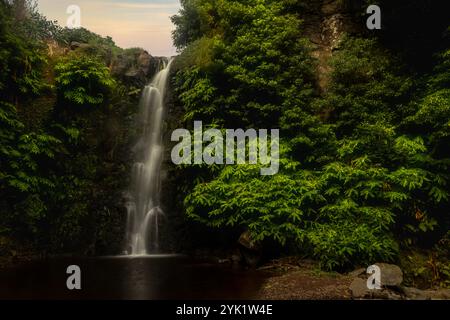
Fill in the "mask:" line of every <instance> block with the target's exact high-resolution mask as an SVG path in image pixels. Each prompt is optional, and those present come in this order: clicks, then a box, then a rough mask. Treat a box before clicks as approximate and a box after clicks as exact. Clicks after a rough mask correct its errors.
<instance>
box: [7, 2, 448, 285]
mask: <svg viewBox="0 0 450 320" xmlns="http://www.w3.org/2000/svg"><path fill="white" fill-rule="evenodd" d="M319 2H320V1H316V0H182V1H181V4H182V10H181V11H180V13H179V14H178V15H176V16H174V17H173V18H172V19H173V22H174V24H175V25H176V30H175V31H174V34H173V38H174V43H175V45H176V46H177V47H178V48H179V50H180V56H179V57H177V59H176V61H175V65H174V74H173V81H172V84H173V97H172V98H173V99H172V100H173V104H174V108H173V110H172V111H174V114H175V113H176V112H180V118H179V119H178V120H179V122H178V123H176V124H174V123H171V124H169V127H174V126H175V125H176V126H177V127H187V128H192V127H193V123H194V121H198V120H202V121H203V124H204V126H208V127H212V128H218V129H226V128H230V129H231V128H235V129H237V128H244V129H249V128H253V129H271V128H273V129H280V134H281V141H280V155H281V160H280V172H279V173H278V174H277V175H274V176H261V175H260V171H259V169H260V167H259V165H239V166H220V165H214V166H205V165H195V166H182V167H177V168H176V169H174V168H172V169H171V170H172V171H171V173H173V172H174V171H176V174H174V175H173V177H171V178H172V180H173V179H175V181H174V182H175V183H174V185H175V186H176V187H177V188H178V190H176V193H174V194H170V195H169V196H167V195H166V197H170V199H169V200H168V201H170V202H173V203H175V206H176V205H177V201H173V200H174V199H175V200H179V202H180V203H179V206H180V207H182V210H183V211H184V212H185V213H186V216H187V218H188V219H189V221H192V222H189V223H192V224H189V223H188V228H192V229H189V232H188V233H189V234H191V235H192V234H193V236H191V240H192V238H195V236H198V235H201V236H203V235H204V234H206V233H203V232H198V233H196V232H191V230H197V229H194V228H201V229H200V230H202V231H205V229H202V228H207V229H208V230H209V229H213V230H220V231H221V232H220V235H217V234H214V233H213V234H208V236H207V239H206V242H210V241H211V239H212V238H214V237H216V238H223V237H225V238H226V237H227V236H228V235H230V237H229V239H227V241H228V245H229V244H230V239H233V240H232V241H235V240H236V239H235V237H236V235H238V234H239V233H242V232H244V231H250V233H251V236H252V238H253V240H255V241H258V242H260V243H262V244H263V247H265V248H267V247H270V248H274V247H275V248H276V249H277V250H278V252H276V254H278V255H280V254H298V255H301V256H307V257H312V258H314V259H317V260H318V261H320V262H321V265H322V266H323V267H324V268H325V269H329V270H346V269H350V268H352V267H355V266H367V265H369V264H372V263H374V262H376V261H396V262H400V263H402V264H405V263H406V262H414V263H416V265H413V266H412V267H411V270H409V269H408V268H409V266H406V267H405V270H407V272H410V273H412V274H414V275H420V274H426V276H427V277H428V278H430V279H431V281H432V283H433V284H435V283H437V282H440V283H442V284H444V285H449V283H450V263H449V261H450V252H449V248H450V233H449V229H450V216H449V214H448V213H449V209H450V203H449V201H450V188H449V183H450V174H449V172H450V171H449V169H450V168H449V166H450V153H449V148H448V145H449V144H450V80H449V79H450V71H449V70H450V43H449V38H450V37H449V32H450V30H449V29H447V28H448V23H449V21H445V18H446V16H445V15H443V13H444V12H445V10H444V9H443V8H439V7H438V5H435V4H431V3H430V1H406V0H405V1H403V0H402V1H396V2H395V3H393V2H392V1H391V2H389V1H378V2H379V3H380V4H381V5H382V6H383V8H385V11H384V12H385V13H386V14H385V15H384V17H385V18H384V19H385V20H383V21H384V22H383V23H384V26H386V28H385V29H383V30H382V31H379V32H378V31H374V32H368V31H367V30H362V31H361V30H360V31H358V32H353V33H351V34H342V35H340V41H339V45H338V46H337V47H336V48H334V49H335V50H334V51H333V52H332V55H331V58H330V59H327V60H326V61H324V60H321V59H316V58H314V54H313V52H314V50H316V49H317V48H316V47H315V44H314V43H313V41H311V39H310V38H311V34H308V32H306V30H307V23H306V22H305V18H307V16H308V14H311V12H312V7H314V6H315V7H317V3H319ZM332 2H333V1H332ZM24 3H28V4H27V5H25V6H24ZM30 3H32V1H31V2H30V1H29V2H27V1H6V0H0V194H1V195H2V196H1V198H0V218H1V219H0V255H9V254H11V252H12V251H14V250H17V249H19V250H26V249H27V248H32V250H35V251H40V252H50V253H67V252H78V253H80V252H81V253H84V254H99V253H106V252H110V253H112V252H115V253H117V252H118V251H119V250H120V248H121V244H120V242H121V241H122V240H123V239H124V234H123V233H124V232H123V231H124V226H125V221H124V220H125V219H124V204H123V203H121V199H122V198H123V197H122V195H121V191H123V190H125V189H126V186H127V178H128V175H129V172H130V168H128V167H127V165H126V163H128V162H129V161H128V160H129V159H128V158H127V157H129V155H128V154H129V152H128V151H129V142H130V140H131V138H132V135H133V132H130V130H129V129H130V128H131V127H132V126H131V123H132V120H133V119H132V118H133V113H134V112H135V108H133V106H136V105H137V101H136V100H137V98H138V94H139V93H140V90H139V89H137V88H136V87H134V86H138V84H137V82H135V81H134V80H130V79H129V78H127V76H126V75H124V74H123V72H122V73H121V72H118V73H116V74H115V73H114V72H112V69H113V68H112V65H114V63H115V61H116V60H117V57H119V56H120V57H121V59H122V60H121V61H122V62H121V64H122V65H121V66H120V68H119V69H123V70H125V69H126V68H127V66H128V65H130V66H132V67H133V68H134V69H133V71H136V66H135V65H134V63H135V60H136V57H137V56H139V54H141V51H140V49H136V48H135V49H128V50H122V49H120V48H118V47H117V46H116V45H115V44H114V42H113V40H112V39H111V38H109V37H106V38H104V37H101V36H99V35H96V34H93V33H91V32H89V31H88V30H85V29H76V30H68V29H64V28H61V27H59V26H58V25H57V24H56V23H54V22H51V21H48V20H47V19H46V18H45V17H43V16H42V15H41V14H40V13H39V12H38V11H37V10H36V9H35V8H34V7H33V6H32V5H30ZM333 3H334V2H333ZM335 3H336V4H337V5H339V6H348V7H349V8H351V10H352V11H351V12H353V16H351V17H350V18H349V19H351V20H352V21H353V22H355V21H356V23H359V24H362V25H363V26H364V23H365V21H364V19H361V18H362V17H363V18H364V12H365V6H366V5H367V1H362V0H361V1H359V0H344V1H335ZM421 12H429V13H430V14H432V15H433V16H434V17H436V18H435V19H433V21H430V23H429V24H427V26H425V27H423V25H417V26H416V25H412V26H408V25H407V21H408V17H409V18H410V19H412V20H414V19H415V18H417V17H420V15H421ZM422 27H423V28H422ZM321 64H322V65H321ZM323 64H326V65H323ZM317 70H330V71H329V74H327V75H326V76H327V78H328V79H327V83H326V86H325V87H321V86H322V85H323V83H322V84H321V83H320V81H319V76H320V75H319V74H318V71H317ZM131 74H138V72H137V71H136V72H132V73H131ZM177 116H178V114H177ZM172 117H174V116H172ZM166 200H167V199H166ZM168 201H166V202H168ZM199 226H200V227H199ZM201 236H199V237H201ZM214 243H215V244H216V242H214ZM405 261H406V262H405Z"/></svg>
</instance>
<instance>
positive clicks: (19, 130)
mask: <svg viewBox="0 0 450 320" xmlns="http://www.w3.org/2000/svg"><path fill="white" fill-rule="evenodd" d="M74 41H77V42H79V43H83V44H85V45H84V47H83V48H81V49H83V50H81V49H77V50H71V49H70V45H71V43H73V42H74ZM119 50H121V49H119V48H118V47H116V46H115V45H114V43H113V42H112V40H111V39H110V38H102V37H100V36H98V35H96V34H93V33H91V32H89V31H87V30H85V29H76V30H69V29H63V28H61V27H59V26H58V25H56V24H55V23H53V22H50V21H48V20H46V19H45V17H43V16H42V15H41V14H39V13H38V12H37V11H36V9H35V8H34V6H33V5H32V2H24V1H12V2H7V1H0V61H1V62H0V105H1V108H0V123H1V124H0V146H1V147H0V193H1V195H2V196H1V199H0V217H1V219H0V220H1V222H0V254H2V255H9V254H10V253H11V251H10V250H13V251H17V250H27V248H28V249H30V250H38V251H41V252H42V251H43V252H51V253H58V252H84V253H95V252H97V253H98V252H102V251H103V252H106V251H107V250H109V251H110V252H112V251H117V250H118V248H119V247H118V246H119V245H120V242H121V239H122V229H123V221H122V220H123V219H122V211H121V210H120V207H119V204H117V200H114V199H118V198H120V197H118V196H117V192H120V191H121V190H123V189H124V185H125V183H126V181H124V180H126V179H125V178H124V176H125V175H126V174H127V168H125V166H124V164H123V162H124V160H125V159H121V158H120V156H121V155H120V151H121V150H116V149H120V148H121V146H122V145H123V144H124V143H125V142H127V136H126V131H124V130H123V129H121V128H122V127H123V126H125V125H126V123H120V122H125V121H126V119H127V117H128V116H129V115H131V114H132V112H133V110H132V109H131V108H130V106H132V105H134V104H135V103H136V102H135V99H136V96H135V95H128V92H129V91H133V90H135V89H134V88H128V87H125V86H124V85H123V84H121V82H120V81H118V80H115V79H114V78H113V77H112V75H111V72H110V69H109V68H108V66H109V65H110V63H111V59H112V57H113V56H114V54H117V52H118V51H119ZM119 118H120V119H121V121H120V122H119V121H118V119H119ZM124 148H125V147H124ZM114 201H115V202H114ZM20 248H22V249H20ZM19 254H20V252H19Z"/></svg>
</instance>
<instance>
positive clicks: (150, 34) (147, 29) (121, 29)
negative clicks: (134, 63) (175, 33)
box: [36, 0, 181, 56]
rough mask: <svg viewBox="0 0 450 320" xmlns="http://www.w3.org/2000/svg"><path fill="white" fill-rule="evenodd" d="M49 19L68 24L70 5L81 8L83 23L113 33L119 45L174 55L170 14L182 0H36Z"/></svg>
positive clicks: (93, 29)
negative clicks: (67, 11)
mask: <svg viewBox="0 0 450 320" xmlns="http://www.w3.org/2000/svg"><path fill="white" fill-rule="evenodd" d="M36 2H37V4H38V8H39V11H40V12H41V13H42V14H43V15H44V16H46V17H47V18H48V19H49V20H57V21H58V24H60V25H61V26H65V25H66V21H67V18H68V17H69V15H68V14H67V13H66V10H67V8H68V7H69V6H70V5H77V6H79V7H80V8H81V26H82V27H83V28H86V29H88V30H90V31H92V32H95V33H98V34H100V35H101V36H110V37H112V39H113V40H114V42H116V44H117V45H118V46H119V47H122V48H124V49H125V48H132V47H141V48H143V49H145V50H147V51H148V52H149V53H150V54H151V55H153V56H173V55H175V54H176V48H175V47H174V45H173V43H172V30H174V28H175V27H174V25H173V24H172V22H171V21H170V17H171V16H172V15H175V14H176V13H177V12H178V10H179V9H180V7H181V6H180V2H179V0H37V1H36Z"/></svg>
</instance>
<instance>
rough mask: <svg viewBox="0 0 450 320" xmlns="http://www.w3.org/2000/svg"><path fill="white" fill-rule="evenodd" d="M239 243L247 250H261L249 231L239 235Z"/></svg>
mask: <svg viewBox="0 0 450 320" xmlns="http://www.w3.org/2000/svg"><path fill="white" fill-rule="evenodd" d="M239 244H240V245H241V246H243V247H244V248H247V249H249V250H257V251H259V250H261V246H260V244H259V243H258V242H257V241H255V240H253V238H252V236H251V233H250V231H245V232H244V233H243V234H241V236H240V237H239Z"/></svg>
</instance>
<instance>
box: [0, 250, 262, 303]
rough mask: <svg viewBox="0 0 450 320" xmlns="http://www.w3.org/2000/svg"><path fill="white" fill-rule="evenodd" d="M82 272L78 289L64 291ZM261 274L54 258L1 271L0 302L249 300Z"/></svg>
mask: <svg viewBox="0 0 450 320" xmlns="http://www.w3.org/2000/svg"><path fill="white" fill-rule="evenodd" d="M69 265H78V266H79V267H80V268H81V285H82V289H81V290H80V291H77V290H75V291H70V290H68V289H67V287H66V280H67V277H68V276H69V275H67V274H66V269H67V267H68V266H69ZM264 278H265V276H264V275H263V274H261V273H259V272H257V271H246V270H243V269H240V268H232V267H230V266H220V265H214V264H208V263H200V262H197V261H193V260H191V259H189V258H186V257H181V256H159V257H145V258H142V257H140V258H117V257H113V258H95V259H94V258H93V259H86V258H84V259H54V260H48V261H34V262H30V263H27V264H24V265H21V266H20V267H14V268H9V269H4V270H1V271H0V299H44V300H45V299H63V300H66V299H139V300H147V299H152V300H153V299H155V300H159V299H177V300H178V299H179V300H186V299H200V300H209V299H253V298H256V295H257V292H258V290H259V288H260V287H261V285H262V283H263V282H264Z"/></svg>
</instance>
